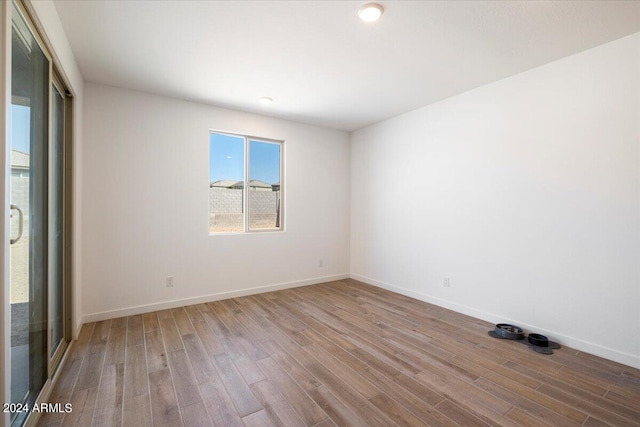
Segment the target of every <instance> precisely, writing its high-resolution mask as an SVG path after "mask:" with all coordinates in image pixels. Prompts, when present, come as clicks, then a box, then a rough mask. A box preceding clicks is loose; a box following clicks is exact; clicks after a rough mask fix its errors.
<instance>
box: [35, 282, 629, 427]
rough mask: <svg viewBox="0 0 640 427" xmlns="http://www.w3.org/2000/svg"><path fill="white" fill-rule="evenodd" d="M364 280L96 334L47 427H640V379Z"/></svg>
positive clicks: (79, 348) (94, 328)
mask: <svg viewBox="0 0 640 427" xmlns="http://www.w3.org/2000/svg"><path fill="white" fill-rule="evenodd" d="M491 328H492V325H490V324H488V323H486V322H484V321H480V320H477V319H474V318H471V317H468V316H465V315H462V314H458V313H454V312H452V311H449V310H446V309H443V308H440V307H437V306H433V305H430V304H427V303H424V302H420V301H417V300H413V299H411V298H407V297H405V296H402V295H398V294H394V293H392V292H388V291H385V290H382V289H379V288H375V287H372V286H368V285H365V284H362V283H360V282H357V281H354V280H344V281H338V282H331V283H326V284H321V285H314V286H307V287H302V288H296V289H290V290H284V291H278V292H271V293H267V294H260V295H253V296H248V297H243V298H235V299H229V300H225V301H216V302H212V303H208V304H198V305H194V306H188V307H181V308H177V309H173V310H163V311H158V312H155V313H147V314H144V315H138V316H130V317H127V318H119V319H113V320H106V321H102V322H96V323H91V324H86V325H84V327H83V328H82V331H81V333H80V336H79V338H78V340H77V341H76V342H74V344H73V346H72V348H71V350H70V351H71V354H70V355H69V356H70V357H69V358H68V360H67V362H66V365H65V367H64V371H63V372H62V375H61V378H60V380H59V382H58V383H57V385H56V387H55V389H54V391H53V394H52V397H51V402H52V403H67V402H71V403H72V404H73V412H72V413H68V414H56V413H52V414H46V415H45V416H43V417H42V418H41V420H40V424H39V425H42V426H45V425H46V426H54V425H59V426H73V425H80V426H88V425H96V426H119V425H123V426H136V427H142V426H151V425H154V426H181V425H185V426H208V425H216V426H225V427H226V426H243V425H244V426H247V427H249V426H270V425H275V426H280V425H283V426H303V425H305V426H318V427H320V426H322V427H325V426H334V425H340V426H342V425H349V426H365V427H369V426H394V425H400V426H424V425H433V426H454V425H461V426H486V425H490V426H497V425H504V426H512V425H513V426H515V425H525V426H538V425H550V426H575V425H584V426H602V425H614V426H640V371H639V370H637V369H632V368H630V367H627V366H624V365H620V364H618V363H614V362H611V361H608V360H605V359H601V358H598V357H595V356H591V355H588V354H585V353H581V352H579V351H576V350H573V349H571V348H566V347H565V348H563V349H561V350H558V351H556V352H555V353H554V354H553V355H550V356H544V355H540V354H537V353H534V352H533V351H531V350H530V349H529V348H528V347H527V346H525V345H522V344H518V343H515V342H510V341H501V340H497V339H494V338H491V337H489V336H488V335H487V331H488V330H489V329H491Z"/></svg>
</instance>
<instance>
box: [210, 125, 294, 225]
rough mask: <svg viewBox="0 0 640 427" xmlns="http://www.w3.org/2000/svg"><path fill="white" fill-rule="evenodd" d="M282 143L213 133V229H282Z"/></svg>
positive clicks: (211, 140) (211, 204)
mask: <svg viewBox="0 0 640 427" xmlns="http://www.w3.org/2000/svg"><path fill="white" fill-rule="evenodd" d="M282 158H283V143H282V141H273V140H268V139H265V138H254V137H250V136H243V135H233V134H229V133H221V132H211V133H210V135H209V232H210V233H241V232H254V231H277V230H282V229H283V221H282V218H283V211H284V209H283V203H282V201H283V197H282V193H283V190H284V185H283V179H282V178H283V173H282V172H283V170H282V169H283V168H282Z"/></svg>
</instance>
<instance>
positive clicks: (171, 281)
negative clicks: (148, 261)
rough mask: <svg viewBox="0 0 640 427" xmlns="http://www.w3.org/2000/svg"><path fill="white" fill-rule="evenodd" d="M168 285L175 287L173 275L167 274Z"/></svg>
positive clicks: (168, 286)
mask: <svg viewBox="0 0 640 427" xmlns="http://www.w3.org/2000/svg"><path fill="white" fill-rule="evenodd" d="M166 285H167V288H173V276H167V279H166Z"/></svg>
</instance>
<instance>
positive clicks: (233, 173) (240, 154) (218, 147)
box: [209, 133, 245, 233]
mask: <svg viewBox="0 0 640 427" xmlns="http://www.w3.org/2000/svg"><path fill="white" fill-rule="evenodd" d="M209 145H210V149H209V156H210V159H209V165H210V166H209V231H210V232H216V233H219V232H237V231H244V211H245V209H244V197H243V192H244V174H245V172H244V138H243V137H239V136H233V135H224V134H220V133H212V134H211V135H210V139H209Z"/></svg>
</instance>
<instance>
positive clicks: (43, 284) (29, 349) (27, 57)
mask: <svg viewBox="0 0 640 427" xmlns="http://www.w3.org/2000/svg"><path fill="white" fill-rule="evenodd" d="M11 27H12V36H11V77H12V78H11V104H12V105H11V112H12V114H13V115H14V116H13V117H12V123H11V126H12V128H11V208H12V209H11V217H12V218H11V238H12V244H11V246H10V248H11V249H10V262H11V267H10V280H11V401H12V402H14V403H29V404H33V402H34V401H35V399H36V396H37V395H38V393H39V392H40V390H41V389H42V386H43V384H44V382H45V380H46V377H47V360H48V358H47V329H46V325H47V319H46V313H47V310H46V303H47V299H46V295H47V253H48V252H47V245H48V241H47V233H48V230H47V218H48V211H47V207H48V193H47V189H48V179H47V178H48V171H49V170H48V158H49V153H48V134H49V127H48V117H49V60H48V59H47V57H46V56H45V54H44V52H43V51H42V50H41V49H40V47H39V46H38V43H37V42H36V40H35V38H34V36H33V34H31V32H30V31H29V28H28V26H27V24H26V22H25V20H24V19H23V18H22V16H21V15H20V12H19V11H18V9H17V8H16V5H15V4H14V5H13V18H12V26H11ZM21 225H22V227H21ZM21 230H22V231H23V233H22V234H21ZM25 416H26V414H25V413H17V412H14V413H12V415H11V417H12V419H13V425H21V424H22V422H23V421H24V417H25Z"/></svg>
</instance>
